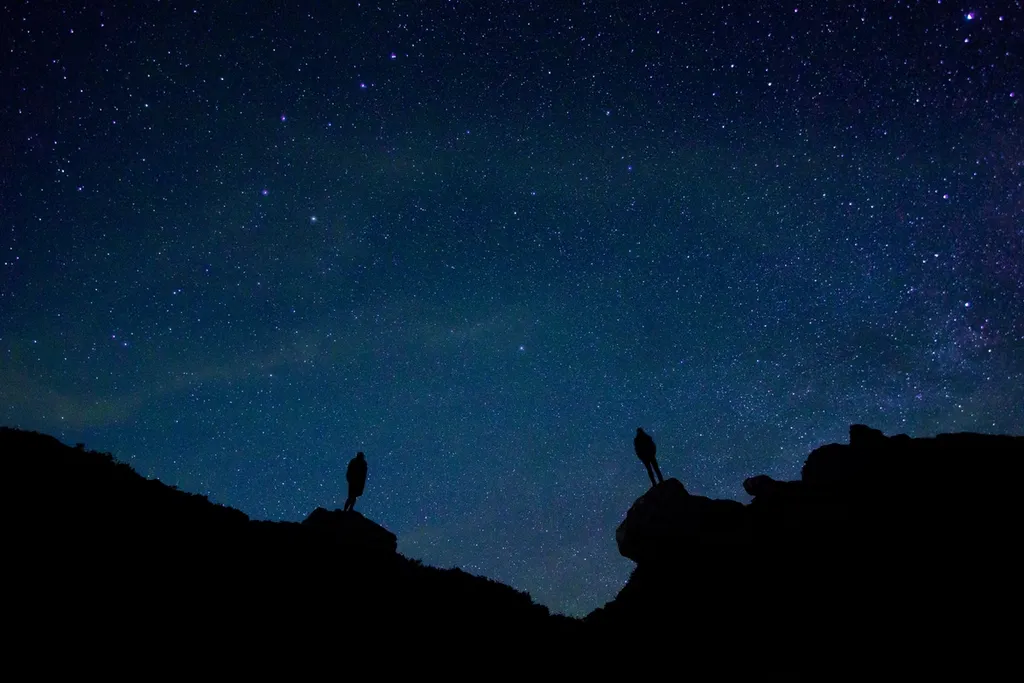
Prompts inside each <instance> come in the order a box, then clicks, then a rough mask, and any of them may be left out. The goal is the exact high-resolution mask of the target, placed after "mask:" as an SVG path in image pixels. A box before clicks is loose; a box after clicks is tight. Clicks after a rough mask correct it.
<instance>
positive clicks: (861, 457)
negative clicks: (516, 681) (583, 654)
mask: <svg viewBox="0 0 1024 683" xmlns="http://www.w3.org/2000/svg"><path fill="white" fill-rule="evenodd" d="M1022 474H1024V437H1012V436H990V435H983V434H969V433H963V434H941V435H939V436H937V437H935V438H910V437H908V436H905V435H899V436H893V437H887V436H885V435H884V434H883V433H882V432H880V431H878V430H875V429H871V428H869V427H866V426H863V425H853V426H852V427H851V428H850V442H849V443H848V444H829V445H825V446H822V447H820V448H818V449H816V450H815V451H813V452H812V453H811V454H810V455H809V456H808V458H807V461H806V463H805V464H804V466H803V469H802V471H801V477H800V479H799V480H797V481H776V480H774V479H772V478H771V477H768V476H765V475H758V476H754V477H751V478H749V479H747V480H746V481H745V482H744V484H743V485H744V488H745V489H746V491H747V492H748V493H749V494H750V495H751V496H753V499H752V500H751V502H750V503H749V504H747V505H741V504H739V503H736V502H733V501H714V500H709V499H707V498H703V497H701V496H693V495H691V494H689V493H688V492H687V491H686V489H685V487H684V486H683V485H682V484H681V483H679V482H675V481H671V482H669V481H666V482H665V483H664V484H660V485H659V486H657V487H655V488H654V489H651V490H650V491H648V492H647V493H646V494H644V495H643V496H641V497H640V498H639V499H637V501H636V502H635V503H634V504H633V506H632V507H631V508H630V510H629V512H628V513H627V515H626V518H625V520H624V521H623V522H622V524H621V525H620V526H619V528H618V530H617V532H616V541H617V542H618V546H619V552H620V553H621V554H622V555H624V556H626V557H629V558H631V559H633V560H635V561H636V562H637V567H636V569H635V571H634V572H633V575H632V576H631V577H630V579H629V581H628V582H627V584H626V585H625V586H624V587H623V589H622V590H621V591H620V592H619V594H618V596H617V597H616V599H615V600H613V601H612V602H610V603H608V604H607V605H606V606H605V607H604V608H601V609H598V610H596V611H595V612H593V613H592V614H591V615H590V616H589V617H588V618H587V621H588V623H590V624H592V625H594V626H597V627H598V630H599V631H601V629H604V628H607V629H611V630H612V631H613V632H614V633H616V634H617V635H616V637H621V636H622V635H623V633H624V632H628V631H634V630H635V629H636V628H638V627H639V628H643V629H645V630H647V631H651V630H657V629H662V628H664V627H665V625H666V624H671V629H672V632H673V633H674V634H675V637H677V638H678V639H679V640H680V641H681V642H687V643H689V644H690V646H691V647H692V648H696V649H698V650H700V651H701V652H703V653H705V655H708V653H710V652H712V651H717V652H719V654H722V656H723V657H726V658H728V657H729V656H732V655H731V653H734V652H737V651H742V652H744V653H746V656H748V657H749V656H761V657H765V658H770V657H772V656H773V655H774V654H776V653H778V652H782V651H787V650H789V651H792V650H793V648H799V650H800V652H801V653H803V657H804V658H805V660H804V661H801V662H800V666H801V667H802V668H805V669H806V668H808V667H816V666H819V665H824V666H833V665H834V664H835V663H837V662H838V663H845V664H843V666H847V665H850V664H851V663H852V662H854V661H859V662H861V663H866V662H873V663H874V664H872V666H874V665H875V664H880V663H881V662H882V661H883V660H885V661H887V660H888V659H889V655H883V654H882V653H883V652H884V651H885V648H886V647H893V648H897V650H894V653H893V654H892V658H893V661H897V660H898V659H902V660H903V661H907V660H908V659H909V660H913V661H921V658H928V657H936V656H937V655H938V653H941V652H943V651H951V650H952V648H961V650H962V651H964V652H967V651H974V652H977V651H980V650H981V649H982V648H985V647H990V643H992V642H999V638H1000V631H999V628H1000V627H999V624H1002V623H1005V622H1006V620H1009V619H1011V618H1015V617H1014V616H1013V615H1015V614H1017V613H1018V611H1019V609H1020V608H1021V606H1022V605H1021V601H1020V599H1019V597H1017V596H1018V593H1019V591H1018V590H1017V584H1018V583H1019V579H1018V577H1017V576H1016V573H1017V572H1016V571H1015V569H1014V568H1015V567H1016V566H1017V565H1016V561H1015V559H1014V558H1015V553H1016V543H1015V541H1013V540H1012V539H1015V538H1017V536H1019V530H1020V513H1019V512H1018V505H1017V502H1016V501H1017V491H1016V485H1017V482H1019V481H1021V476H1022ZM996 613H998V616H994V615H996ZM683 615H685V616H683ZM968 624H969V625H970V628H967V629H965V626H966V625H968ZM967 645H970V647H971V648H973V650H969V649H967V647H966V646H967ZM915 648H917V649H915ZM854 652H856V653H858V654H857V655H856V656H854V657H853V658H852V659H851V653H854ZM912 652H913V653H914V654H913V655H911V654H910V653H912ZM754 653H757V654H754ZM936 661H937V660H936ZM972 661H977V659H976V658H974V659H972ZM932 664H934V662H932ZM824 672H827V673H828V676H832V675H842V674H843V671H842V670H838V669H825V670H822V671H820V672H819V673H824ZM847 673H848V672H847Z"/></svg>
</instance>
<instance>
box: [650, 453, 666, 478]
mask: <svg viewBox="0 0 1024 683" xmlns="http://www.w3.org/2000/svg"><path fill="white" fill-rule="evenodd" d="M651 464H652V465H654V471H655V472H657V473H658V482H659V483H660V482H663V481H665V477H663V476H661V468H660V467H658V459H657V458H651ZM651 479H652V480H653V479H654V477H651Z"/></svg>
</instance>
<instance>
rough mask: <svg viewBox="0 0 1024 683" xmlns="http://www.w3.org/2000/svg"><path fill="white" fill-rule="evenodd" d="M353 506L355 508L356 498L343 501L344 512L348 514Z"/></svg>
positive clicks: (352, 497) (351, 497)
mask: <svg viewBox="0 0 1024 683" xmlns="http://www.w3.org/2000/svg"><path fill="white" fill-rule="evenodd" d="M355 506H356V497H355V496H349V497H348V499H347V500H346V501H345V512H348V511H349V510H351V509H352V508H354V507H355Z"/></svg>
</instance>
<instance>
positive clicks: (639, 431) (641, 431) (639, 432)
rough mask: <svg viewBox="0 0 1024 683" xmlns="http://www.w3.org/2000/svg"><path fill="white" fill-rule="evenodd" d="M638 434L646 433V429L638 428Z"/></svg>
mask: <svg viewBox="0 0 1024 683" xmlns="http://www.w3.org/2000/svg"><path fill="white" fill-rule="evenodd" d="M636 433H637V434H643V433H644V428H643V427H637V428H636Z"/></svg>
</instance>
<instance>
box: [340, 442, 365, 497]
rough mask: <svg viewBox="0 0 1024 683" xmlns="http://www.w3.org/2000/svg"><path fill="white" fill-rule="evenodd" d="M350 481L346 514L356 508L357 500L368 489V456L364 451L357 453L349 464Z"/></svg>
mask: <svg viewBox="0 0 1024 683" xmlns="http://www.w3.org/2000/svg"><path fill="white" fill-rule="evenodd" d="M345 478H346V479H348V500H346V501H345V512H348V511H349V510H351V509H353V508H354V507H355V506H356V498H358V497H359V496H361V495H363V489H364V488H365V487H366V456H365V455H363V452H362V451H359V452H358V453H356V457H354V458H352V459H351V460H350V461H349V463H348V470H346V472H345Z"/></svg>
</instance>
